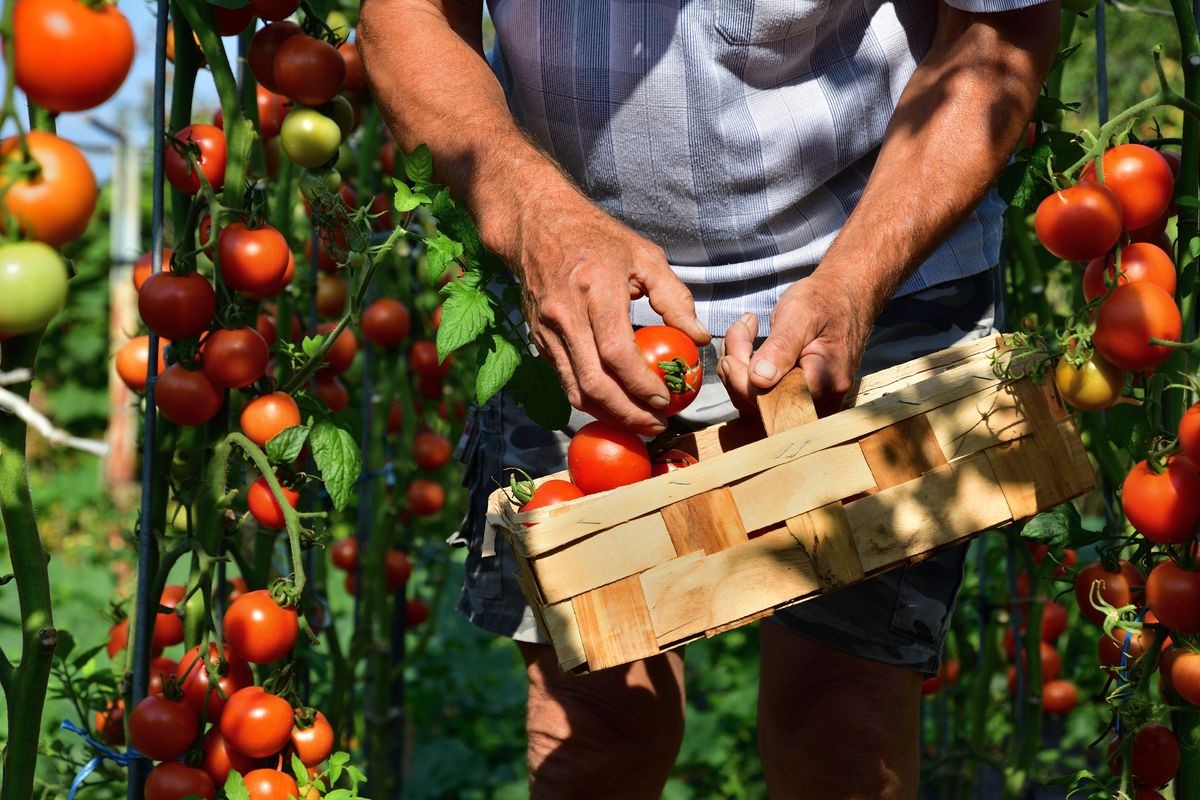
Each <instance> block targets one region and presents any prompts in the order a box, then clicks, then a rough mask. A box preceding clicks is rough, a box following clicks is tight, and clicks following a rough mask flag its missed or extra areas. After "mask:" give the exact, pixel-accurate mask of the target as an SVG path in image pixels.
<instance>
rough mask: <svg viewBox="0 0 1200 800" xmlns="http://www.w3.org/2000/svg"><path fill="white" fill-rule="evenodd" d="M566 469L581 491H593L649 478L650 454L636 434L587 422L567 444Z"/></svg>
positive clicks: (598, 423) (591, 492)
mask: <svg viewBox="0 0 1200 800" xmlns="http://www.w3.org/2000/svg"><path fill="white" fill-rule="evenodd" d="M567 469H568V470H570V473H571V480H572V481H573V482H574V483H575V485H576V486H578V487H579V488H580V489H581V490H583V493H584V494H595V493H596V492H605V491H608V490H609V489H616V488H617V487H618V486H627V485H629V484H631V483H637V482H638V481H642V480H645V479H646V478H649V477H650V454H649V453H648V452H647V451H646V444H645V442H643V441H642V440H641V439H640V438H639V437H638V436H637V434H635V433H630V432H629V431H627V430H624V429H623V428H618V427H616V426H615V425H609V424H607V423H604V422H589V423H588V424H587V425H584V426H583V427H582V428H580V429H579V432H578V433H576V434H575V435H574V436H573V437H572V438H571V443H570V444H569V445H567Z"/></svg>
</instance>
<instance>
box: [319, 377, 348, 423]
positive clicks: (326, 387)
mask: <svg viewBox="0 0 1200 800" xmlns="http://www.w3.org/2000/svg"><path fill="white" fill-rule="evenodd" d="M315 391H316V393H317V398H318V399H319V400H320V401H321V402H322V403H324V404H325V407H326V408H328V409H329V410H330V411H332V412H333V413H335V414H336V413H337V412H339V411H341V410H342V409H343V408H345V407H346V406H348V405H350V392H349V391H348V390H347V389H346V384H344V383H342V382H341V381H340V380H338V379H337V378H335V377H333V376H332V375H318V376H317V381H316V389H315Z"/></svg>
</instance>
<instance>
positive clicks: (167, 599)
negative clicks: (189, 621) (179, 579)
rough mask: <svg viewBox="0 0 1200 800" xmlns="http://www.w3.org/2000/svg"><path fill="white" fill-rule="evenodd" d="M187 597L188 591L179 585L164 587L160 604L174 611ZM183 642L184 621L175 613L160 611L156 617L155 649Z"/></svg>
mask: <svg viewBox="0 0 1200 800" xmlns="http://www.w3.org/2000/svg"><path fill="white" fill-rule="evenodd" d="M185 596H187V589H185V588H184V587H182V586H180V585H178V584H174V583H173V584H170V585H168V586H164V587H163V590H162V594H161V595H160V596H159V599H158V604H159V605H160V606H164V607H166V608H170V609H174V608H175V606H177V605H178V604H179V601H180V600H182V599H183V598H184V597H185ZM182 641H183V620H182V619H181V618H180V617H179V616H178V615H177V614H175V613H174V612H173V611H159V612H158V613H157V614H156V615H155V617H154V638H153V643H154V646H155V647H170V646H171V645H173V644H179V643H180V642H182Z"/></svg>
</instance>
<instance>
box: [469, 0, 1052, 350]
mask: <svg viewBox="0 0 1200 800" xmlns="http://www.w3.org/2000/svg"><path fill="white" fill-rule="evenodd" d="M1037 2H1041V0H950V4H951V5H953V6H955V7H958V8H962V9H964V10H968V11H980V12H989V11H1003V10H1010V9H1015V8H1019V7H1022V6H1028V5H1033V4H1035V3H1037ZM938 5H939V0H889V1H888V2H881V1H880V0H669V1H668V0H612V1H611V2H610V1H609V0H489V2H488V6H489V10H490V14H491V17H492V21H493V23H494V25H495V28H496V46H495V50H494V52H493V57H492V63H493V67H494V69H495V71H496V74H497V76H498V77H499V79H500V82H501V85H502V86H503V87H504V89H505V92H506V94H507V97H508V101H509V106H510V108H511V109H512V112H513V114H514V116H515V117H516V119H517V121H518V122H519V123H520V124H521V125H522V126H523V127H524V128H525V130H526V131H528V133H529V134H530V135H531V136H532V137H533V138H534V139H535V140H536V141H537V142H538V143H539V144H540V145H541V146H542V147H544V148H545V149H546V150H547V151H548V152H549V153H550V154H551V155H552V156H553V157H554V158H555V159H556V160H557V161H558V162H559V163H560V164H561V165H562V166H563V167H564V168H565V169H566V170H567V171H568V172H569V173H570V174H571V175H572V176H573V177H574V179H575V180H576V181H577V182H578V184H579V186H580V187H581V188H582V189H583V191H584V192H585V193H586V194H587V195H588V196H589V197H591V198H592V199H593V200H594V201H595V202H596V203H598V204H599V205H600V207H601V208H603V209H604V210H605V211H607V212H608V213H610V214H612V215H613V216H614V217H616V218H617V219H619V220H621V221H622V222H624V223H625V224H626V225H628V226H629V227H631V228H632V229H634V230H635V231H637V232H638V233H640V234H641V235H643V236H645V237H646V238H647V239H649V240H651V241H653V242H655V243H656V244H658V245H659V246H661V247H662V248H663V249H664V250H665V251H666V254H667V259H668V261H669V262H670V264H671V266H672V268H673V269H674V270H675V272H676V274H677V275H679V277H680V278H681V279H682V280H683V282H684V283H685V284H686V285H687V286H688V288H689V289H690V290H691V291H692V294H693V296H694V297H695V299H696V305H697V310H698V312H699V315H700V319H701V321H702V322H704V323H705V324H706V325H707V326H708V328H709V330H711V331H713V332H714V333H717V334H723V333H724V332H725V330H726V329H727V328H728V327H729V325H730V324H732V323H733V322H734V321H735V320H737V319H738V317H740V316H741V315H742V314H743V313H744V312H746V311H753V312H754V313H755V314H757V315H758V316H759V319H760V320H762V325H763V326H764V332H765V326H766V325H767V324H768V321H769V319H770V315H771V310H772V309H773V308H774V307H775V303H776V301H777V300H778V299H779V297H780V295H781V294H782V292H783V291H784V290H785V289H786V288H787V287H788V286H789V285H790V284H792V283H793V282H795V281H796V280H798V279H800V278H802V277H804V276H805V275H807V274H808V273H810V272H811V271H812V270H813V269H814V268H815V267H816V265H817V264H818V263H819V262H820V261H821V258H822V257H823V256H824V254H825V251H826V250H827V249H828V248H829V245H830V244H831V243H832V242H833V239H834V237H835V236H836V235H837V233H838V231H839V230H840V229H841V227H842V225H843V224H844V223H845V221H846V217H847V215H849V213H850V211H851V210H852V209H853V208H854V206H855V204H856V203H857V202H858V199H859V197H860V196H861V195H862V191H863V188H864V187H865V186H866V182H867V176H868V175H869V174H870V172H871V168H872V165H873V164H874V162H875V157H876V155H877V154H878V151H879V145H880V142H881V141H882V140H883V133H884V129H885V128H886V126H887V123H888V119H889V118H890V117H891V114H892V111H893V109H894V108H895V105H896V101H897V100H898V99H899V97H900V93H901V91H902V90H903V89H904V86H905V84H906V83H907V82H908V79H909V77H910V76H911V75H912V73H913V70H914V69H915V67H916V66H917V64H918V62H919V61H920V60H921V58H922V57H923V56H924V54H925V53H926V52H927V50H928V49H929V46H930V44H931V42H932V39H933V34H934V29H935V25H936V22H937V13H938ZM950 144H951V145H952V144H953V143H950ZM917 188H918V187H914V190H916V189H917ZM1002 211H1003V205H1002V203H1001V201H1000V199H999V197H998V196H997V195H996V194H995V192H994V191H993V192H991V193H989V194H988V195H987V197H986V198H985V199H984V200H983V202H982V203H981V204H980V205H979V207H978V208H976V209H975V210H974V212H973V213H972V214H971V215H970V216H969V217H968V218H967V220H966V221H965V222H964V223H963V224H962V226H961V227H959V228H958V230H956V231H955V232H954V234H953V235H952V236H951V237H950V238H949V239H948V240H947V241H946V242H945V243H944V244H943V245H942V246H941V247H940V248H939V249H938V250H937V251H936V252H935V253H934V254H933V255H932V256H931V257H930V258H929V259H928V260H927V261H926V262H925V263H924V264H922V265H921V266H920V268H919V269H918V270H917V271H916V272H915V273H914V274H913V275H912V276H911V277H910V278H909V279H908V280H907V281H906V282H905V283H904V285H903V286H902V287H901V288H900V290H899V294H901V295H904V294H911V293H913V292H916V291H919V290H920V289H923V288H925V287H928V286H932V285H935V284H938V283H942V282H945V281H949V280H954V279H956V278H961V277H967V276H969V275H973V274H977V273H979V272H981V271H983V270H986V269H988V268H989V267H991V266H992V265H994V264H995V263H996V262H997V260H998V257H999V248H1000V228H1001V212H1002ZM869 256H870V254H864V257H869ZM633 318H634V322H635V323H636V324H654V323H656V322H658V321H659V318H658V316H657V315H656V314H654V312H653V311H652V310H651V309H650V307H649V305H648V304H647V303H646V301H645V300H644V299H643V300H640V301H637V302H635V303H634V304H633Z"/></svg>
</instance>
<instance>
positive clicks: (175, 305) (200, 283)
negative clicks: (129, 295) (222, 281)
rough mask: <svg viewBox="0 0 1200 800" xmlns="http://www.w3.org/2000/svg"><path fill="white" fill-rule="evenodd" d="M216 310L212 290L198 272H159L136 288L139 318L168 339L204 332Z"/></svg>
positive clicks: (215, 299)
mask: <svg viewBox="0 0 1200 800" xmlns="http://www.w3.org/2000/svg"><path fill="white" fill-rule="evenodd" d="M216 311H217V295H216V292H214V291H213V287H212V284H211V283H209V282H208V279H207V278H205V277H204V276H203V275H201V274H200V273H198V272H188V273H184V274H181V273H177V272H160V273H158V274H157V275H151V276H150V277H149V278H147V279H146V282H145V283H143V284H142V289H141V291H139V292H138V313H140V314H141V316H142V322H144V323H146V327H147V328H149V329H150V330H152V331H154V332H155V333H157V334H158V335H159V336H165V337H166V338H168V339H170V340H171V341H178V340H180V339H191V338H193V337H196V336H199V335H200V334H202V333H204V332H205V331H206V330H208V326H209V325H211V324H212V320H213V315H214V314H216Z"/></svg>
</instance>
